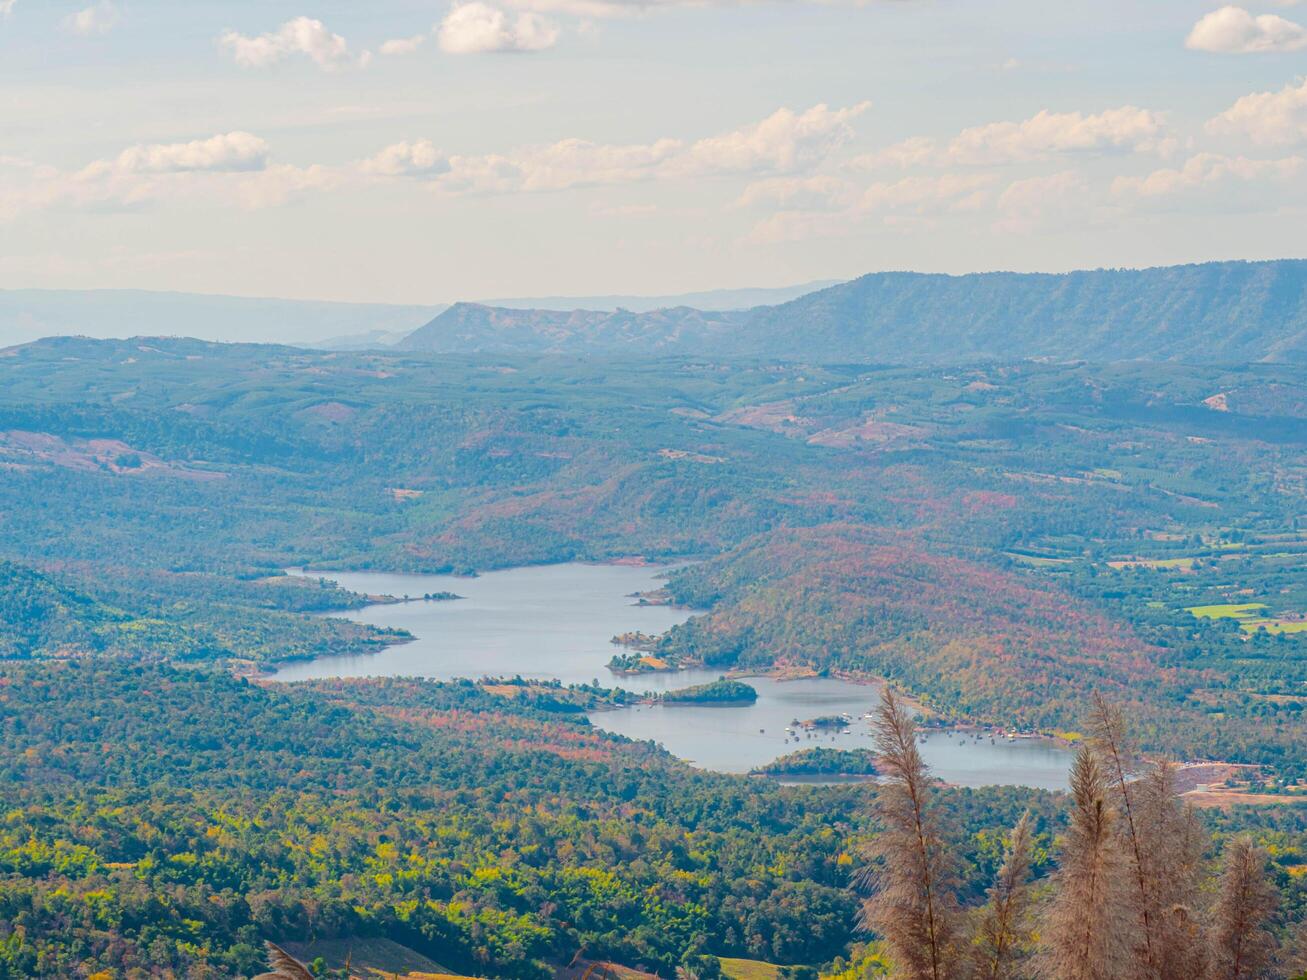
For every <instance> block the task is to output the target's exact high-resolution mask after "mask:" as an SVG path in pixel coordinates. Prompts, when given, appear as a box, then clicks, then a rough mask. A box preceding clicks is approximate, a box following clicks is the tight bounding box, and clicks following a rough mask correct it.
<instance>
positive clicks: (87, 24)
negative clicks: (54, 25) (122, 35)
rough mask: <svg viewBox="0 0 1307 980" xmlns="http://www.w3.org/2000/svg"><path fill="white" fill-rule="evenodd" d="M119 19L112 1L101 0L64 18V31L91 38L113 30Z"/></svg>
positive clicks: (6, 11)
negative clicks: (93, 35)
mask: <svg viewBox="0 0 1307 980" xmlns="http://www.w3.org/2000/svg"><path fill="white" fill-rule="evenodd" d="M9 7H10V8H12V7H13V4H12V3H10V5H9ZM4 12H5V13H6V14H8V13H9V9H8V8H6V9H5V11H4ZM119 18H120V14H119V12H118V8H117V7H116V6H114V5H113V3H112V2H111V0H100V2H99V3H96V4H92V5H91V6H89V7H85V8H83V9H82V10H79V11H77V12H76V13H72V14H69V15H68V16H67V17H65V18H64V20H63V25H64V30H67V31H70V32H72V33H73V34H80V35H81V36H82V37H90V36H91V35H92V34H107V33H108V32H109V31H111V30H113V28H114V25H116V24H117V23H118V20H119Z"/></svg>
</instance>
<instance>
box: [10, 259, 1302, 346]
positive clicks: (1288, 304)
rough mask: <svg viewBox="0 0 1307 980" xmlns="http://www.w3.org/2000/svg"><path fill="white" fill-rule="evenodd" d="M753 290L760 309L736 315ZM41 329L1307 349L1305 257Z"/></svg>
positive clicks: (59, 315) (188, 311) (105, 304)
mask: <svg viewBox="0 0 1307 980" xmlns="http://www.w3.org/2000/svg"><path fill="white" fill-rule="evenodd" d="M758 301H766V302H769V303H772V305H754V306H752V307H748V308H745V307H746V306H747V304H749V303H757V302H758ZM776 301H779V302H776ZM423 321H426V323H425V325H423V326H417V327H416V328H415V325H416V324H421V323H423ZM55 334H59V335H62V334H75V335H86V336H92V337H126V336H159V335H166V336H188V337H197V338H200V339H206V340H224V341H248V342H275V343H287V344H298V345H301V346H314V347H325V348H330V349H341V350H348V349H355V350H359V349H378V348H385V347H391V346H396V347H398V348H399V349H401V350H407V351H426V352H432V353H461V354H481V353H493V354H521V353H528V354H563V355H571V356H587V355H614V354H620V355H655V354H677V355H690V356H697V355H711V356H717V357H732V356H741V357H770V358H779V359H801V360H808V361H821V362H826V363H835V362H843V361H849V362H872V363H901V364H920V363H941V362H946V361H947V362H954V363H956V362H959V361H967V360H982V359H988V358H997V359H1010V358H1027V357H1046V358H1057V359H1085V360H1091V361H1117V360H1178V361H1197V360H1201V361H1205V362H1222V363H1233V362H1255V361H1289V362H1298V361H1305V360H1307V260H1297V259H1286V260H1280V261H1272V262H1213V263H1207V264H1203V265H1186V266H1171V267H1161V268H1153V269H1102V270H1095V271H1086V272H1071V273H1064V274H1043V273H1010V272H990V273H976V274H972V275H964V276H948V275H931V274H922V273H913V272H881V273H872V274H869V275H865V276H862V277H860V278H858V279H855V280H852V281H850V282H843V283H837V284H834V285H830V284H827V283H812V284H808V285H806V286H792V287H783V288H776V289H745V290H714V291H710V292H707V293H698V294H686V295H682V296H668V297H633V296H596V297H545V298H539V299H517V300H499V301H493V302H490V303H455V304H454V305H453V306H450V307H443V306H399V305H385V304H362V303H329V302H307V301H296V300H280V299H254V298H245V297H230V296H203V295H194V294H185V293H149V292H139V291H134V290H91V291H80V292H79V291H43V290H13V291H0V341H5V342H21V341H25V340H32V339H35V338H37V337H40V336H49V335H55Z"/></svg>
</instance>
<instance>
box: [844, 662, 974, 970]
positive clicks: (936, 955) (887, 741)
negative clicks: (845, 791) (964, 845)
mask: <svg viewBox="0 0 1307 980" xmlns="http://www.w3.org/2000/svg"><path fill="white" fill-rule="evenodd" d="M875 731H876V747H877V750H878V752H879V758H880V765H881V767H882V770H883V774H884V776H885V782H884V784H883V785H882V786H881V787H880V789H879V792H878V793H877V796H876V814H877V816H878V817H879V820H880V822H881V824H882V829H881V832H880V833H879V834H878V835H877V837H876V839H875V841H874V843H873V845H872V848H871V852H870V856H871V858H872V861H871V862H870V863H869V864H868V866H867V870H866V872H865V874H866V878H867V880H868V882H869V883H870V885H871V887H872V897H871V898H870V899H869V900H868V902H867V903H866V905H865V906H864V908H863V921H864V923H865V924H866V925H868V926H870V927H871V928H873V929H874V930H876V932H878V933H879V934H880V935H881V936H882V937H883V938H884V940H885V942H886V944H887V945H888V947H889V949H890V953H891V960H892V964H893V974H892V975H893V976H895V977H900V978H904V980H952V978H955V977H958V976H959V975H960V974H961V968H962V936H961V930H960V925H961V923H960V912H959V907H958V901H957V875H956V871H955V869H954V863H953V858H952V855H951V852H950V848H949V847H948V845H947V843H946V842H945V840H944V838H943V835H942V833H941V832H940V828H939V823H938V817H937V815H936V813H935V812H934V810H933V809H932V807H931V805H930V797H931V787H930V779H931V777H930V773H929V770H928V769H927V767H926V763H925V762H924V760H923V759H922V758H921V753H920V751H919V750H918V749H917V737H916V725H915V724H914V723H913V720H912V716H911V715H910V714H909V712H908V710H907V708H906V707H905V706H904V705H903V703H902V702H901V701H900V700H899V699H898V698H897V697H895V695H894V692H893V691H892V690H891V689H890V688H889V687H888V686H886V687H885V688H884V689H883V690H882V692H881V701H880V706H879V708H878V709H877V712H876V721H875Z"/></svg>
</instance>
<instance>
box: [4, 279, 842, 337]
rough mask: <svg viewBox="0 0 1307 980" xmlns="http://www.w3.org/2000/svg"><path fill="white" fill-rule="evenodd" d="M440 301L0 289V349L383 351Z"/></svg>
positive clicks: (687, 298) (752, 294)
mask: <svg viewBox="0 0 1307 980" xmlns="http://www.w3.org/2000/svg"><path fill="white" fill-rule="evenodd" d="M836 281H837V280H827V281H822V282H814V283H805V284H803V285H799V286H783V287H777V288H771V289H714V290H709V291H707V292H701V293H685V294H682V295H676V296H619V295H614V296H553V297H536V298H531V299H495V300H487V301H486V304H487V305H490V306H502V307H505V308H515V309H544V310H573V309H578V308H584V309H588V310H608V311H613V310H618V309H626V310H633V311H635V312H648V311H650V310H658V309H662V308H665V307H673V306H694V307H697V308H699V309H703V310H738V309H747V308H749V307H755V306H760V305H762V304H764V303H783V302H785V301H786V300H790V299H794V298H795V297H796V296H801V295H803V294H804V293H810V292H812V291H813V290H815V289H821V288H823V287H825V286H829V285H831V284H832V283H834V282H836ZM448 308H449V305H448V304H431V305H398V304H386V303H333V302H327V301H318V300H295V299H271V298H260V297H253V296H215V295H208V294H204V293H172V292H151V291H149V290H140V289H8V290H4V289H0V347H3V346H5V345H7V344H18V343H24V342H26V341H29V340H36V339H38V338H40V337H52V336H69V335H74V336H85V337H97V338H101V339H105V338H111V337H116V338H122V337H140V336H153V337H169V336H176V337H195V338H198V339H200V340H217V341H226V342H238V343H277V344H297V345H300V346H309V347H321V348H327V349H331V350H364V349H371V348H378V347H388V346H391V345H393V344H395V343H396V342H398V341H399V340H402V339H403V338H404V337H406V336H407V335H408V334H410V333H412V331H413V330H415V329H416V328H417V327H419V326H420V325H422V324H423V323H426V322H427V321H428V320H430V319H431V318H432V317H434V316H436V315H437V314H439V313H440V312H442V311H443V310H446V309H448Z"/></svg>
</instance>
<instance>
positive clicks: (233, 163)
mask: <svg viewBox="0 0 1307 980" xmlns="http://www.w3.org/2000/svg"><path fill="white" fill-rule="evenodd" d="M267 165H268V144H267V143H266V142H264V141H263V140H262V139H260V138H259V137H257V136H254V135H252V134H251V133H244V132H234V133H222V134H220V135H218V136H210V137H209V138H208V139H203V140H192V141H191V142H189V143H153V144H149V145H142V146H133V147H129V148H128V149H126V150H123V151H122V153H120V154H118V157H117V158H116V159H115V160H114V161H113V163H112V168H113V169H114V170H117V171H119V172H122V173H154V174H162V173H184V172H186V171H196V170H211V171H226V172H248V171H253V170H263V169H265V168H266V167H267ZM93 166H94V165H93Z"/></svg>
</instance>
